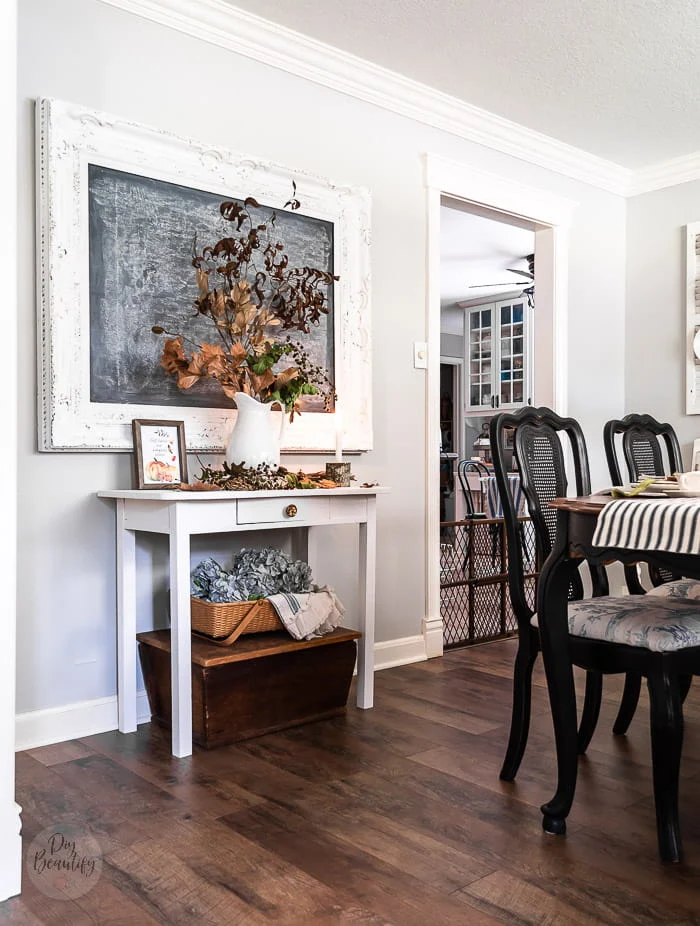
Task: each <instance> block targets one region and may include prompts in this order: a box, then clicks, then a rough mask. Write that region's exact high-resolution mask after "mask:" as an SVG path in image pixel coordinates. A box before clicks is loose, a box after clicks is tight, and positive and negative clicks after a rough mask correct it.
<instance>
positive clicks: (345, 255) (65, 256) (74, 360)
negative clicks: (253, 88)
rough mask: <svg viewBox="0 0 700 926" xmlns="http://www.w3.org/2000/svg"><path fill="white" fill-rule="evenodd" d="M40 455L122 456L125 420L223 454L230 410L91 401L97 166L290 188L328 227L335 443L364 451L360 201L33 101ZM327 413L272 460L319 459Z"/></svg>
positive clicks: (366, 307)
mask: <svg viewBox="0 0 700 926" xmlns="http://www.w3.org/2000/svg"><path fill="white" fill-rule="evenodd" d="M37 144H38V163H39V172H38V195H37V199H38V222H37V228H38V252H39V261H38V276H39V279H38V292H39V299H38V302H39V306H38V309H39V324H38V332H39V350H38V362H39V384H40V389H39V449H40V450H79V451H86V450H87V451H90V450H92V451H106V450H118V451H131V449H132V437H131V421H132V419H133V418H158V417H162V418H178V419H181V420H183V421H184V422H185V427H186V433H187V443H188V450H200V451H222V450H223V449H224V448H225V446H226V443H227V440H228V436H229V434H230V430H231V428H232V426H233V422H234V421H235V415H236V412H235V410H233V409H231V410H230V411H228V410H226V409H197V408H187V407H182V406H152V405H150V406H149V405H133V404H131V405H126V404H125V405H111V404H106V403H96V402H91V401H90V394H89V349H90V345H89V287H88V220H87V168H88V164H90V163H93V164H100V165H102V166H105V167H113V168H117V169H119V170H125V171H131V172H134V173H139V174H141V175H143V176H148V177H154V178H156V179H160V180H166V181H170V182H173V183H179V184H183V185H185V186H195V187H197V188H199V189H205V190H209V191H211V192H214V193H221V194H222V195H227V196H255V197H256V198H257V199H259V200H260V201H261V202H267V203H273V204H276V203H280V204H281V203H283V202H285V200H286V198H288V194H289V190H290V189H291V182H292V180H293V179H295V180H296V181H297V184H298V186H299V188H300V191H301V193H302V196H303V203H304V207H303V208H304V213H305V214H306V215H311V216H315V217H318V218H321V219H325V220H326V221H331V222H333V224H334V244H335V273H336V274H337V275H339V277H340V280H339V282H338V283H336V289H335V357H336V370H335V380H336V389H337V392H338V395H339V401H340V404H341V405H342V409H343V431H344V434H343V446H344V447H345V448H346V449H347V450H371V449H372V392H371V344H370V341H371V337H370V261H369V248H370V196H369V192H368V191H367V190H365V189H361V188H357V187H348V186H343V185H339V184H335V183H332V182H331V181H329V180H325V179H323V178H320V177H316V176H313V175H312V174H309V173H306V172H305V171H302V170H290V169H289V168H285V167H282V166H280V165H278V164H275V163H272V162H270V161H263V160H259V159H256V158H252V157H248V156H246V155H243V154H237V153H234V152H232V151H229V150H227V149H225V148H218V147H214V146H210V145H207V144H205V143H202V142H198V141H193V140H191V139H186V138H181V137H179V136H177V135H173V134H170V133H168V132H164V131H160V130H158V129H153V128H149V127H147V126H142V125H138V124H136V123H133V122H129V121H127V120H124V119H119V118H117V117H115V116H111V115H107V114H105V113H100V112H94V111H92V110H89V109H85V108H83V107H81V106H77V105H73V104H70V103H65V102H61V101H58V100H50V99H39V100H38V101H37ZM335 442H336V434H335V416H334V415H327V414H311V413H307V414H304V415H301V416H299V417H297V418H295V420H294V422H293V424H291V425H289V426H288V427H287V428H286V434H285V443H284V446H283V448H282V449H283V452H284V451H287V452H290V451H292V452H293V451H298V452H313V451H330V450H332V449H333V448H334V447H335Z"/></svg>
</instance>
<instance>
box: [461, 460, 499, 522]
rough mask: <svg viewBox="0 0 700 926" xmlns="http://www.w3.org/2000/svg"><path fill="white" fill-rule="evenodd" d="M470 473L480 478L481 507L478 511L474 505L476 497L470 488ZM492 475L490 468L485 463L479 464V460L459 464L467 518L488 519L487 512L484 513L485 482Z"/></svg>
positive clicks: (464, 461) (463, 461)
mask: <svg viewBox="0 0 700 926" xmlns="http://www.w3.org/2000/svg"><path fill="white" fill-rule="evenodd" d="M470 473H474V474H475V475H476V476H478V478H479V499H480V506H479V510H478V511H477V509H476V507H475V505H474V495H473V494H472V490H471V488H470V486H469V474H470ZM490 475H491V470H489V468H488V466H484V464H483V463H479V462H478V461H477V460H460V461H459V463H458V464H457V477H458V479H459V484H460V486H461V489H462V496H463V498H464V507H465V511H466V517H467V518H485V517H486V512H485V511H484V484H485V480H486V479H487V478H488V477H489V476H490Z"/></svg>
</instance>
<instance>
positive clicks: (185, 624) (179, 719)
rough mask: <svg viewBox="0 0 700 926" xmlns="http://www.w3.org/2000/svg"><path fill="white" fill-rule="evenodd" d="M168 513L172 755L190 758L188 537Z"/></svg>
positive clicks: (174, 513) (177, 514) (177, 519)
mask: <svg viewBox="0 0 700 926" xmlns="http://www.w3.org/2000/svg"><path fill="white" fill-rule="evenodd" d="M178 509H179V506H178V505H174V506H173V507H172V508H171V510H170V678H171V686H172V730H173V745H172V750H173V755H174V756H180V757H181V756H190V755H192V639H191V636H190V634H191V619H190V534H189V531H188V530H187V529H186V528H185V527H184V526H183V525H182V523H181V517H182V512H181V511H179V510H178Z"/></svg>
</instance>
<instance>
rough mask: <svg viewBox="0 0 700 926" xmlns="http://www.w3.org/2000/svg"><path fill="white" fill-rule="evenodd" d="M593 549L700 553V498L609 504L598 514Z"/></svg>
mask: <svg viewBox="0 0 700 926" xmlns="http://www.w3.org/2000/svg"><path fill="white" fill-rule="evenodd" d="M593 546H594V547H603V548H609V547H616V548H620V549H626V550H663V551H665V552H667V553H695V554H700V498H669V499H649V500H645V501H642V500H641V499H640V500H636V499H619V500H618V501H614V502H610V503H609V504H607V505H606V506H605V508H603V510H602V511H601V513H600V514H599V515H598V522H597V524H596V529H595V533H594V535H593Z"/></svg>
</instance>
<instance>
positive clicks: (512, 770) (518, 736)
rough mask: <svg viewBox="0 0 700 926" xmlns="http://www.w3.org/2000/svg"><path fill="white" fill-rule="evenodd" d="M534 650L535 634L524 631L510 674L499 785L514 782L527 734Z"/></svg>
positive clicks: (536, 642)
mask: <svg viewBox="0 0 700 926" xmlns="http://www.w3.org/2000/svg"><path fill="white" fill-rule="evenodd" d="M538 650H539V643H538V640H537V634H536V632H535V631H533V630H530V629H528V630H527V632H526V633H524V634H521V636H520V639H519V641H518V652H517V654H516V656H515V668H514V671H513V711H512V714H511V721H510V736H509V737H508V749H507V750H506V757H505V759H504V760H503V767H502V768H501V774H500V777H501V779H502V780H503V781H512V780H513V779H514V778H515V776H516V775H517V774H518V769H519V768H520V763H521V762H522V759H523V755H524V754H525V747H526V746H527V736H528V732H529V730H530V701H531V689H532V667H533V666H534V664H535V659H537V653H538Z"/></svg>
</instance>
